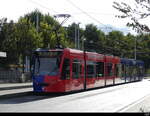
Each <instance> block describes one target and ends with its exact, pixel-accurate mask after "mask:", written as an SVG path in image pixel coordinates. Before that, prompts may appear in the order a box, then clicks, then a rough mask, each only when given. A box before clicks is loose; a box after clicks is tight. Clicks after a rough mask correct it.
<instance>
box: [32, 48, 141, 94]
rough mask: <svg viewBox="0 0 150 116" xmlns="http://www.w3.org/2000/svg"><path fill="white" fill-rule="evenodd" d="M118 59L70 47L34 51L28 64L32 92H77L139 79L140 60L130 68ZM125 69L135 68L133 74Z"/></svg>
mask: <svg viewBox="0 0 150 116" xmlns="http://www.w3.org/2000/svg"><path fill="white" fill-rule="evenodd" d="M121 60H122V59H121V58H119V57H114V56H108V55H103V54H98V53H94V52H83V51H80V50H75V49H70V48H65V49H55V50H43V49H37V50H36V51H35V52H34V54H33V58H32V65H31V67H32V68H31V70H32V78H33V88H34V92H70V91H79V90H86V89H90V88H96V87H104V86H108V85H115V84H119V83H126V82H130V81H127V77H128V78H132V77H133V76H134V77H135V76H136V77H137V78H136V77H135V80H133V81H138V80H141V79H142V78H143V68H144V63H143V62H142V61H139V62H138V63H137V64H135V65H130V63H129V64H127V63H125V62H124V60H122V61H121ZM128 61H129V60H128ZM130 61H131V60H130ZM134 62H136V61H134ZM128 67H131V68H133V67H135V70H134V71H132V72H134V75H133V74H132V72H129V71H128V70H127V69H128ZM137 70H138V71H137ZM138 72H139V73H138ZM137 73H138V74H137ZM124 74H125V75H124ZM130 80H131V79H130Z"/></svg>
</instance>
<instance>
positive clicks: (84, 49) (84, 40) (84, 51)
mask: <svg viewBox="0 0 150 116" xmlns="http://www.w3.org/2000/svg"><path fill="white" fill-rule="evenodd" d="M85 42H86V39H85V38H84V39H83V54H84V90H86V47H85Z"/></svg>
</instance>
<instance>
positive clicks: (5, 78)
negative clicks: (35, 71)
mask: <svg viewBox="0 0 150 116" xmlns="http://www.w3.org/2000/svg"><path fill="white" fill-rule="evenodd" d="M28 81H31V77H30V73H24V74H23V73H22V72H20V71H18V70H2V71H1V70H0V83H16V82H18V83H19V82H28Z"/></svg>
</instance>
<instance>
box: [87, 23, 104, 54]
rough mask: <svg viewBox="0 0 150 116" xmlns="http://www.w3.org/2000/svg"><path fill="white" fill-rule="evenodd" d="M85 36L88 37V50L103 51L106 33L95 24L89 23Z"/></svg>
mask: <svg viewBox="0 0 150 116" xmlns="http://www.w3.org/2000/svg"><path fill="white" fill-rule="evenodd" d="M84 37H85V38H86V48H87V49H88V50H92V51H97V52H102V48H103V47H104V45H105V43H104V40H105V34H104V32H102V31H101V30H99V29H98V28H97V27H96V26H95V25H93V24H88V25H86V28H85V31H84Z"/></svg>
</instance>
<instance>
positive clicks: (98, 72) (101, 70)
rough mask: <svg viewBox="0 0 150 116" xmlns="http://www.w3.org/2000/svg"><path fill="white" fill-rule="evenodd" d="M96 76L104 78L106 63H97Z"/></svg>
mask: <svg viewBox="0 0 150 116" xmlns="http://www.w3.org/2000/svg"><path fill="white" fill-rule="evenodd" d="M96 75H97V77H103V76H104V63H103V62H97V63H96Z"/></svg>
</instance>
